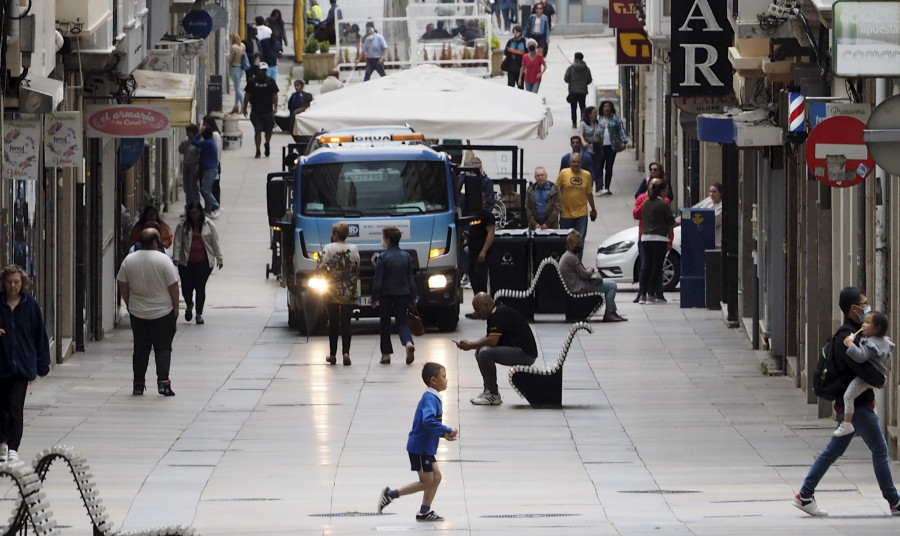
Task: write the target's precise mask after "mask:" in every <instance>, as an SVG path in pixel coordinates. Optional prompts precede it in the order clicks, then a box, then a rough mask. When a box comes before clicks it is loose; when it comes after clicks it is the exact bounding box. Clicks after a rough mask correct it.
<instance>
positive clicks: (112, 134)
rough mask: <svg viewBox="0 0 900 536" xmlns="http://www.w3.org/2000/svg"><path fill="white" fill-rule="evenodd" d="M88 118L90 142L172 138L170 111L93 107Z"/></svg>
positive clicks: (166, 109)
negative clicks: (107, 139) (98, 139)
mask: <svg viewBox="0 0 900 536" xmlns="http://www.w3.org/2000/svg"><path fill="white" fill-rule="evenodd" d="M86 108H87V111H86V115H85V130H86V131H87V136H88V137H89V138H137V137H144V138H167V137H169V136H170V135H171V133H172V130H171V124H170V121H169V107H168V106H159V105H147V106H134V105H127V104H119V105H90V106H87V107H86Z"/></svg>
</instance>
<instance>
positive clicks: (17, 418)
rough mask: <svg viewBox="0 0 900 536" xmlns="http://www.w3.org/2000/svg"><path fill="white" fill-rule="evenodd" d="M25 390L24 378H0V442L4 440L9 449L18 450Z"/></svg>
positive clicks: (23, 418) (26, 388)
mask: <svg viewBox="0 0 900 536" xmlns="http://www.w3.org/2000/svg"><path fill="white" fill-rule="evenodd" d="M27 391H28V380H26V379H25V378H20V377H17V376H14V377H10V378H0V442H5V443H6V444H7V445H8V446H9V449H10V450H19V445H20V444H21V443H22V428H23V427H24V423H25V393H26V392H27Z"/></svg>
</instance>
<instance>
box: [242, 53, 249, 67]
mask: <svg viewBox="0 0 900 536" xmlns="http://www.w3.org/2000/svg"><path fill="white" fill-rule="evenodd" d="M250 67H251V65H250V56H248V55H247V53H246V52H244V53H243V54H242V55H241V69H243V70H245V71H249V70H250Z"/></svg>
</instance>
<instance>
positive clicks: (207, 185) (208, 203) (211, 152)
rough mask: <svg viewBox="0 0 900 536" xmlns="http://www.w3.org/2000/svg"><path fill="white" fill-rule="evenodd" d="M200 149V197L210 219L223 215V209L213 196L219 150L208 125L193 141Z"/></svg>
mask: <svg viewBox="0 0 900 536" xmlns="http://www.w3.org/2000/svg"><path fill="white" fill-rule="evenodd" d="M191 143H193V144H194V145H195V146H196V147H199V148H200V177H201V178H200V195H202V196H203V201H204V205H205V211H206V213H207V214H208V215H209V217H210V218H213V219H215V218H218V217H219V216H221V215H222V207H221V206H220V205H219V201H218V200H217V199H216V198H215V196H214V195H213V194H212V187H213V183H215V182H216V178H218V176H219V148H218V147H216V142H215V141H214V140H213V133H212V129H210V128H209V126H207V125H201V126H200V133H199V134H197V135H196V136H194V139H193V140H192V141H191Z"/></svg>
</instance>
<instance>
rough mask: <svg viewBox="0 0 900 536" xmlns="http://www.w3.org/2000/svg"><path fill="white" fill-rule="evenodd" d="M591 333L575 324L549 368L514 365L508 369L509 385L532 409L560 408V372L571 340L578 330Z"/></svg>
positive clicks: (588, 327) (589, 327)
mask: <svg viewBox="0 0 900 536" xmlns="http://www.w3.org/2000/svg"><path fill="white" fill-rule="evenodd" d="M582 329H583V330H585V331H587V332H588V333H593V332H594V329H593V328H592V327H591V326H590V325H589V324H587V323H585V322H576V323H575V324H572V327H571V328H570V329H569V334H568V335H567V336H566V342H565V343H563V347H562V350H560V352H559V358H558V359H557V360H556V363H554V364H553V366H552V367H550V368H542V367H536V366H534V365H515V366H513V367H510V369H509V384H510V385H512V388H513V389H515V390H516V392H517V393H519V395H520V396H521V397H522V398H524V399H525V400H527V401H528V403H529V404H531V406H532V407H535V408H546V407H554V408H556V407H560V406H562V372H563V363H565V361H566V356H567V355H568V354H569V347H570V346H572V339H574V338H575V334H576V333H577V332H578V331H579V330H582Z"/></svg>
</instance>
